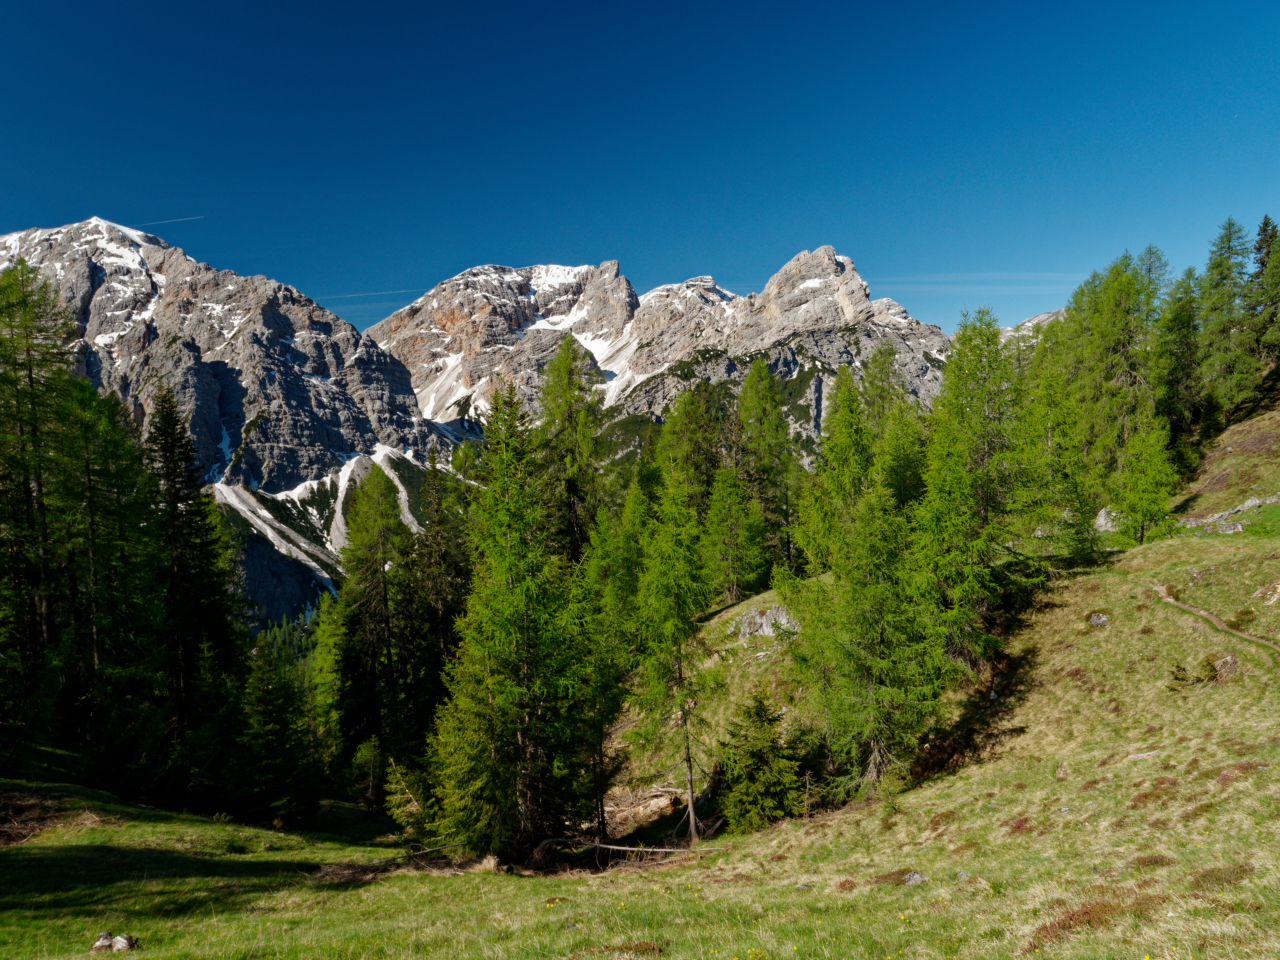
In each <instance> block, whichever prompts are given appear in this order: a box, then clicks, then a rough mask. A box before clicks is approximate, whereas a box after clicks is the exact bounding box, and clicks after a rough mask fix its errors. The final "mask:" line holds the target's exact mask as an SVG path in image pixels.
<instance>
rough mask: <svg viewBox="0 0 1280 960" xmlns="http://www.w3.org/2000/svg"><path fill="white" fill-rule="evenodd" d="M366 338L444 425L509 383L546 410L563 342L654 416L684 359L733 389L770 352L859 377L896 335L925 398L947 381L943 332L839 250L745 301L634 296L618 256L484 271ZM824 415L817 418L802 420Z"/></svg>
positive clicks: (609, 392) (823, 253)
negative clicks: (547, 385) (746, 362)
mask: <svg viewBox="0 0 1280 960" xmlns="http://www.w3.org/2000/svg"><path fill="white" fill-rule="evenodd" d="M368 333H369V335H371V336H373V337H374V338H375V339H376V340H377V341H378V343H379V345H380V346H381V347H382V348H383V349H385V350H387V351H388V352H390V353H391V354H392V355H394V356H395V357H397V358H398V359H400V360H401V361H403V362H404V364H405V365H406V366H407V367H408V369H409V371H410V375H411V378H412V383H413V389H414V393H415V394H416V396H417V398H418V404H419V407H420V409H421V411H422V414H423V416H425V417H427V418H430V419H433V420H441V421H451V420H453V419H454V418H459V417H467V416H474V415H475V413H476V411H483V410H485V409H486V408H487V406H488V401H489V398H490V397H491V396H492V394H493V389H494V387H495V385H496V382H497V378H498V377H499V376H501V377H503V378H505V379H507V380H510V381H513V382H514V383H515V384H516V387H517V390H518V391H519V393H520V395H521V397H522V398H523V399H524V400H525V402H526V403H527V404H529V405H530V407H531V408H536V395H537V385H538V382H539V372H540V371H541V369H542V368H543V367H544V366H545V365H546V363H547V361H548V360H549V359H550V358H551V356H552V355H553V354H554V352H555V350H556V349H557V348H558V346H559V344H560V342H561V340H562V339H563V338H564V337H566V336H572V337H574V338H575V339H577V340H578V342H579V343H580V344H582V346H583V347H584V348H586V350H587V351H588V352H589V353H590V354H591V357H592V360H593V361H594V364H595V366H596V367H598V368H599V370H600V372H601V374H602V383H601V384H600V387H599V389H600V390H601V392H602V394H603V399H604V403H605V405H606V406H607V407H620V408H621V412H622V413H623V414H632V413H643V414H645V415H649V416H660V415H661V411H662V409H663V408H664V407H665V406H666V404H667V403H669V401H670V399H671V397H672V396H673V395H674V393H675V392H678V390H679V389H680V388H681V382H682V381H687V379H688V374H689V373H690V371H688V370H685V369H684V368H683V367H682V368H681V369H680V371H679V374H680V375H677V376H674V377H672V376H668V375H667V374H668V371H669V370H671V369H672V368H673V366H677V365H681V364H682V363H685V362H686V361H687V362H689V363H693V364H694V366H695V367H696V368H697V369H696V371H693V372H695V373H696V374H697V375H698V376H703V377H706V378H709V379H712V380H722V379H735V378H740V374H741V372H742V370H743V364H742V363H740V362H738V361H740V360H742V359H745V358H748V357H752V356H757V355H768V356H769V357H770V361H771V363H774V364H775V365H779V364H780V367H779V369H780V370H782V371H783V372H784V374H785V375H786V376H788V377H790V376H793V375H794V374H795V372H796V371H797V370H799V369H800V368H801V367H808V366H815V365H816V366H818V367H822V368H824V369H826V370H828V371H834V370H835V369H836V367H838V366H839V365H840V364H841V363H847V364H850V365H852V366H854V367H855V368H857V367H859V366H860V364H861V357H862V355H863V353H864V352H866V351H867V350H868V349H874V347H875V345H876V343H878V342H879V341H880V340H883V339H889V340H890V342H892V343H893V344H894V347H895V350H897V352H898V355H899V360H900V365H901V367H902V373H903V376H904V379H905V380H906V382H907V383H908V386H909V388H910V389H911V390H912V392H914V393H916V394H917V395H918V396H921V397H923V398H926V399H927V398H929V397H931V396H933V394H934V393H936V391H937V388H938V384H939V383H940V379H941V375H940V373H939V372H938V369H937V367H940V366H941V364H940V363H936V366H935V365H931V363H930V359H929V358H933V361H935V362H937V361H940V360H941V359H942V358H943V357H945V355H946V351H947V338H946V337H945V336H944V335H943V334H942V332H941V331H940V330H939V329H938V328H937V327H930V326H926V325H925V324H921V323H919V322H918V321H916V320H914V319H913V318H912V317H911V315H910V314H909V313H907V311H906V309H905V308H903V307H902V306H901V305H900V304H898V303H895V302H894V301H892V300H889V299H888V298H883V299H880V300H875V301H872V300H871V299H870V296H869V293H868V288H867V284H866V281H865V280H863V279H862V277H861V276H860V275H859V274H858V272H857V270H856V268H855V267H854V263H853V261H852V260H851V259H850V258H848V257H844V256H840V255H839V254H837V253H836V252H835V250H834V249H833V248H832V247H829V246H826V247H819V248H818V249H817V250H814V251H808V250H805V251H802V252H801V253H799V254H797V255H796V256H795V257H793V258H792V259H791V260H790V261H789V262H788V263H787V264H786V265H785V266H784V267H783V268H782V269H781V270H779V271H778V273H777V274H775V275H774V276H773V277H772V278H771V279H770V280H769V282H768V283H767V284H765V287H764V290H763V291H761V292H760V293H751V294H747V295H746V296H739V295H738V294H735V293H733V292H731V291H729V290H726V289H724V288H723V287H721V286H719V285H717V284H716V282H715V280H714V278H712V277H710V276H700V277H692V278H690V279H688V280H685V281H684V282H682V283H673V284H664V285H662V286H659V287H656V288H654V289H653V290H650V291H648V292H647V293H645V294H643V295H642V296H637V295H636V293H635V290H634V289H633V288H632V286H631V283H630V281H629V280H627V278H626V277H625V276H623V275H622V274H621V273H620V271H619V267H618V262H617V261H616V260H609V261H605V262H604V263H601V264H600V265H599V266H598V267H591V266H579V267H564V266H554V265H541V266H532V267H521V268H513V267H504V266H497V265H488V266H483V267H473V268H472V269H470V270H465V271H463V272H462V273H460V274H458V275H457V276H455V277H451V278H449V279H448V280H445V281H443V282H441V283H439V284H437V285H436V286H435V287H433V288H432V289H431V290H429V291H427V292H426V293H425V294H423V295H422V296H421V297H419V298H418V299H417V300H415V301H414V302H413V303H411V304H409V305H408V306H407V307H404V308H402V309H400V310H398V311H396V312H395V313H393V314H392V315H391V316H389V317H387V318H386V319H385V320H383V321H381V322H380V323H378V324H375V325H374V326H373V327H371V328H370V329H369V331H368ZM800 353H803V354H804V358H803V359H801V358H800ZM735 358H736V359H735ZM726 361H727V362H726ZM654 381H661V382H660V383H656V384H655V382H654ZM816 396H818V397H820V391H819V393H818V394H817V395H816ZM807 402H809V403H810V405H812V403H813V402H815V400H814V398H812V397H811V398H808V401H807ZM535 412H536V409H535ZM820 416H821V414H820V411H813V415H812V416H809V417H805V418H804V422H805V423H810V422H817V421H818V420H820ZM809 429H810V430H812V429H813V428H812V427H810V428H809Z"/></svg>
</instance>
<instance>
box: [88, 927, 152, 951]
mask: <svg viewBox="0 0 1280 960" xmlns="http://www.w3.org/2000/svg"><path fill="white" fill-rule="evenodd" d="M141 948H142V943H141V942H140V941H139V940H138V939H137V938H136V937H131V936H129V934H127V933H122V934H121V935H120V936H118V937H117V936H113V935H112V933H111V931H110V930H105V931H103V932H102V933H100V934H98V939H97V940H95V941H93V945H92V946H91V947H89V952H90V953H124V952H125V951H126V950H139V949H141Z"/></svg>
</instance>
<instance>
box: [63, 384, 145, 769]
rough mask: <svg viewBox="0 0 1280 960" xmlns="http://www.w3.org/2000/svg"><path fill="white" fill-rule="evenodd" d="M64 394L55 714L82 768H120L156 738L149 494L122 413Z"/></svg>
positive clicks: (121, 408)
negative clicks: (76, 750)
mask: <svg viewBox="0 0 1280 960" xmlns="http://www.w3.org/2000/svg"><path fill="white" fill-rule="evenodd" d="M69 387H70V389H69V391H68V395H67V398H66V406H65V410H64V413H63V415H62V418H61V419H62V430H61V440H60V441H59V444H58V445H59V447H60V453H61V456H60V458H59V461H58V476H57V480H56V483H55V485H54V490H55V495H54V513H55V515H56V517H57V519H58V523H57V528H58V531H59V532H58V538H57V539H58V541H59V550H58V553H59V555H60V566H61V568H62V571H63V575H62V577H61V580H62V582H63V584H65V587H64V590H65V597H64V600H63V607H64V609H65V613H64V614H63V617H62V619H63V622H64V627H63V630H62V635H63V643H62V653H61V655H60V658H61V661H62V689H61V698H60V699H61V702H60V704H59V710H60V711H61V713H62V721H61V723H62V726H63V728H64V732H65V734H66V735H67V736H69V737H70V738H71V742H72V743H74V744H76V745H77V746H79V747H81V748H82V749H83V750H84V752H85V755H86V759H87V760H88V763H89V765H90V767H91V768H92V769H94V770H95V771H97V770H109V769H111V768H113V767H114V768H116V769H117V770H118V769H120V768H129V767H130V766H131V765H132V764H133V763H134V762H136V761H137V759H138V758H140V757H142V756H145V755H147V754H148V753H155V752H156V750H157V748H158V747H159V744H160V742H161V739H162V738H161V737H160V736H159V728H160V727H161V725H162V723H163V711H162V709H161V704H162V702H163V699H164V697H163V694H162V686H163V685H162V684H161V683H158V681H159V680H160V678H161V677H162V669H161V662H160V659H159V657H158V656H157V654H158V653H159V652H160V644H159V643H158V642H157V641H158V638H159V636H160V632H159V630H158V624H157V614H158V612H159V610H158V606H157V604H156V603H155V602H154V598H153V595H152V586H153V584H152V579H151V572H152V571H153V570H155V568H156V566H157V564H158V555H157V549H156V547H157V536H158V533H159V531H158V529H157V526H156V524H154V523H151V522H149V521H150V513H151V505H152V502H153V501H154V493H155V487H154V484H153V482H152V480H151V478H150V477H149V476H148V474H147V472H146V467H145V464H144V462H143V456H142V449H141V443H140V438H139V435H138V430H137V427H136V425H135V424H134V422H133V418H132V417H131V416H130V414H129V411H128V410H127V408H126V407H125V405H124V403H123V402H121V401H120V399H119V398H118V397H116V396H115V395H114V394H108V395H106V396H99V395H98V393H97V391H96V390H95V389H94V388H93V385H92V384H91V383H90V382H89V381H88V380H76V381H73V382H72V383H71V384H70V385H69ZM160 752H161V754H163V748H160Z"/></svg>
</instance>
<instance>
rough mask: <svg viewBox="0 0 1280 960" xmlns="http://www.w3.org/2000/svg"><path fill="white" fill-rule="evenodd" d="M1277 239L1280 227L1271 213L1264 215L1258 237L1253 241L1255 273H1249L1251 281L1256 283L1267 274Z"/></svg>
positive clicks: (1259, 225)
mask: <svg viewBox="0 0 1280 960" xmlns="http://www.w3.org/2000/svg"><path fill="white" fill-rule="evenodd" d="M1276 240H1280V227H1277V226H1276V222H1275V221H1274V220H1272V219H1271V217H1270V216H1269V215H1268V216H1264V217H1263V218H1262V222H1261V223H1260V224H1258V237H1257V239H1256V240H1254V241H1253V273H1252V274H1250V275H1249V279H1250V280H1251V281H1253V282H1255V283H1256V282H1257V281H1259V280H1261V279H1262V277H1263V276H1264V275H1265V274H1266V272H1267V267H1268V265H1269V264H1270V263H1271V254H1272V253H1273V252H1274V251H1275V246H1276Z"/></svg>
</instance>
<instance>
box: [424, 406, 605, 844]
mask: <svg viewBox="0 0 1280 960" xmlns="http://www.w3.org/2000/svg"><path fill="white" fill-rule="evenodd" d="M533 453H534V445H533V440H532V438H531V436H530V431H529V429H528V427H527V425H526V424H525V422H524V417H523V415H522V413H521V411H520V401H519V399H518V398H517V396H516V393H515V389H514V388H513V387H512V386H510V385H505V384H504V385H502V386H501V387H500V388H499V389H498V391H497V392H496V393H495V394H494V397H493V401H492V407H491V410H490V414H489V417H488V419H487V421H486V423H485V444H484V452H483V456H482V458H481V472H480V474H479V480H480V487H479V488H478V489H477V490H476V491H475V494H474V498H473V501H472V506H471V514H470V518H469V519H470V522H469V526H468V540H469V543H470V548H471V556H472V564H473V570H474V575H473V578H472V583H471V593H470V595H469V596H468V598H467V605H466V614H465V615H464V616H463V617H462V619H461V620H460V621H459V630H460V632H461V635H462V646H461V648H460V650H459V653H458V656H457V658H456V659H455V660H454V661H453V663H452V664H451V665H450V668H449V674H448V677H447V680H446V683H447V686H448V689H449V695H450V696H449V700H448V701H447V702H446V703H445V705H444V706H443V708H442V709H441V711H440V719H439V722H438V724H437V730H438V733H437V738H436V741H435V742H436V749H437V750H438V753H439V757H440V787H439V794H440V804H441V820H440V829H441V831H442V833H443V834H445V835H447V836H449V837H452V838H453V839H455V840H457V841H460V842H465V843H467V844H468V845H469V846H470V847H471V849H473V850H475V851H493V852H504V853H508V852H510V853H519V852H527V850H528V849H529V847H530V845H531V844H532V843H533V842H534V841H535V839H537V838H538V837H544V836H547V835H549V834H552V833H558V832H559V831H560V830H562V829H563V827H564V823H565V819H566V817H565V812H566V809H567V808H568V807H570V806H571V805H572V799H573V798H571V797H570V795H569V794H570V785H571V784H573V783H574V781H575V780H576V779H577V778H578V776H579V772H580V771H579V768H578V764H577V762H576V758H577V756H578V755H579V747H580V745H579V744H578V743H575V742H574V741H573V736H574V733H575V731H574V729H573V727H572V724H571V723H569V722H567V721H568V719H569V718H568V717H567V716H566V714H567V712H568V711H567V706H568V702H569V701H572V699H573V697H574V695H575V693H576V691H574V690H573V689H572V684H571V682H567V681H566V678H570V677H571V675H572V672H573V662H572V660H573V657H574V654H575V650H574V649H572V647H571V646H569V645H566V644H565V643H564V642H563V627H564V617H565V606H566V602H567V601H566V593H567V585H566V576H565V571H564V569H563V564H562V561H561V560H560V559H559V558H558V557H557V555H556V554H555V553H554V552H553V547H552V545H551V544H550V543H549V541H548V538H547V535H546V524H545V516H544V513H543V506H542V504H541V503H540V501H539V497H538V495H537V490H536V488H535V478H534V476H533V470H534V468H535V460H534V458H533Z"/></svg>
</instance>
